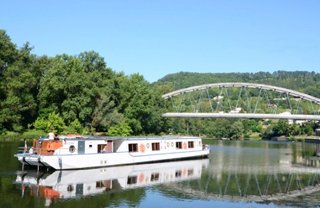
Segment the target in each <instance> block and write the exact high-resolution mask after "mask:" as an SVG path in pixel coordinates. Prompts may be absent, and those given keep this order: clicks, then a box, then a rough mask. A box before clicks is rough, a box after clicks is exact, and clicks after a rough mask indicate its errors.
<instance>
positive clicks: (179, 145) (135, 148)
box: [128, 141, 194, 152]
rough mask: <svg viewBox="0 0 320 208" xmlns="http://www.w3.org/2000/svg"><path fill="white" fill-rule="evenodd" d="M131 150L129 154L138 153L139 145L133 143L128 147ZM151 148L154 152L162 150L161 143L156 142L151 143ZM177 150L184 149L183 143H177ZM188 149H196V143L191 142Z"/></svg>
mask: <svg viewBox="0 0 320 208" xmlns="http://www.w3.org/2000/svg"><path fill="white" fill-rule="evenodd" d="M128 147H129V148H128V149H129V152H138V144H137V143H133V144H129V146H128ZM151 148H152V151H158V150H160V143H159V142H155V143H151ZM176 148H177V149H182V148H183V146H182V142H176ZM185 148H186V147H184V149H185ZM188 148H194V142H193V141H189V142H188Z"/></svg>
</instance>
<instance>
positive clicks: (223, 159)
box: [15, 142, 320, 207]
mask: <svg viewBox="0 0 320 208" xmlns="http://www.w3.org/2000/svg"><path fill="white" fill-rule="evenodd" d="M210 148H211V153H210V156H209V159H206V160H186V161H177V162H168V163H153V164H144V165H132V166H119V167H110V168H100V169H88V170H76V171H56V172H51V173H43V175H40V176H39V175H37V173H36V172H35V171H28V172H26V173H23V174H21V173H19V174H17V176H16V180H15V183H16V184H18V185H17V186H18V188H19V189H20V191H21V194H22V196H23V197H25V198H26V197H27V195H28V196H29V195H32V196H33V197H35V198H41V199H46V201H45V202H43V203H44V204H45V205H47V206H48V205H50V203H51V205H53V204H54V205H57V206H65V205H66V206H69V207H77V206H78V205H88V206H89V205H92V204H95V205H98V203H100V202H101V201H103V204H104V206H121V205H124V206H143V205H145V206H146V207H149V205H150V206H154V204H156V203H159V204H165V203H167V204H170V203H172V200H177V201H184V202H185V201H187V202H190V203H192V205H191V206H197V205H198V204H202V203H203V202H208V204H207V206H214V205H215V202H216V201H226V202H235V203H243V202H248V203H250V202H257V203H259V204H261V203H262V204H269V203H270V202H272V203H273V204H277V205H289V206H317V205H318V202H319V200H320V199H319V193H320V169H319V167H317V165H312V164H311V162H308V161H310V158H311V159H312V158H313V159H315V160H317V161H319V160H318V159H317V158H316V157H315V156H314V153H312V151H313V148H314V147H312V146H310V147H309V146H305V144H302V143H273V142H230V143H228V142H215V143H212V144H210ZM308 148H311V150H312V151H311V150H309V149H308ZM313 163H315V162H313ZM317 163H318V162H317ZM151 186H152V188H151V189H148V188H146V187H151ZM158 194H160V195H161V196H164V197H163V198H162V201H161V202H155V200H157V198H158ZM85 196H94V197H89V198H88V197H85ZM65 199H76V200H65ZM200 201H201V203H200ZM52 202H57V203H52ZM123 203H124V204H123ZM177 204H179V203H177ZM202 205H203V204H202ZM254 206H258V205H257V204H255V205H254Z"/></svg>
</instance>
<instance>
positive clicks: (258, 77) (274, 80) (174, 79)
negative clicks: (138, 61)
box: [153, 71, 320, 97]
mask: <svg viewBox="0 0 320 208" xmlns="http://www.w3.org/2000/svg"><path fill="white" fill-rule="evenodd" d="M219 82H254V83H263V84H270V85H274V86H279V87H285V88H288V89H293V90H297V91H300V92H304V93H307V94H310V95H313V96H315V97H320V73H317V72H307V71H293V72H289V71H276V72H273V73H269V72H257V73H192V72H179V73H175V74H168V75H167V76H165V77H163V78H161V79H159V80H158V81H157V82H155V83H153V84H154V85H171V86H172V88H173V90H176V89H182V88H185V87H190V86H195V85H201V84H208V83H219Z"/></svg>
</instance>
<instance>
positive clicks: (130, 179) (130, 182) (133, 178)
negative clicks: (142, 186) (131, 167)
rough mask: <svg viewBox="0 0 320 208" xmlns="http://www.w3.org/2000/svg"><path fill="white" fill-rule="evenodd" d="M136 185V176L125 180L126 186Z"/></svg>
mask: <svg viewBox="0 0 320 208" xmlns="http://www.w3.org/2000/svg"><path fill="white" fill-rule="evenodd" d="M135 183H137V176H129V177H128V180H127V184H135Z"/></svg>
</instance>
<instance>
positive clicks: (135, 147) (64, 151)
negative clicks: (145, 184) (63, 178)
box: [15, 136, 209, 170]
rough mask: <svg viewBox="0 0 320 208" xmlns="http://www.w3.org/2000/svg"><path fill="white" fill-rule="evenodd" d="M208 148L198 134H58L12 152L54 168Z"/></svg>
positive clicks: (171, 156) (201, 152) (202, 152)
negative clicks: (125, 135)
mask: <svg viewBox="0 0 320 208" xmlns="http://www.w3.org/2000/svg"><path fill="white" fill-rule="evenodd" d="M208 155H209V148H208V146H207V145H203V144H202V140H201V138H199V137H187V136H185V137H180V136H163V137H93V136H60V137H59V138H56V139H55V140H49V139H48V138H44V139H38V140H34V141H33V146H32V147H31V148H30V149H29V150H28V149H27V148H26V147H25V149H24V151H23V152H21V153H18V154H16V155H15V156H16V157H17V158H18V160H19V161H20V162H21V163H22V164H23V165H29V166H37V167H47V168H53V169H56V170H62V169H82V168H95V167H106V166H118V165H127V164H138V163H149V162H157V161H167V160H178V159H187V158H202V157H207V156H208Z"/></svg>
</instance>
